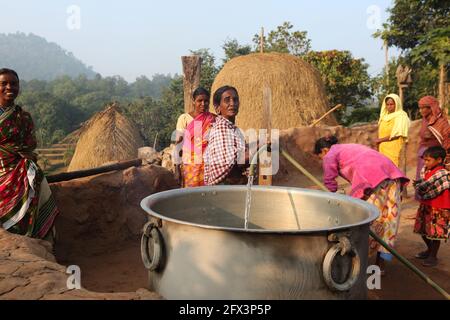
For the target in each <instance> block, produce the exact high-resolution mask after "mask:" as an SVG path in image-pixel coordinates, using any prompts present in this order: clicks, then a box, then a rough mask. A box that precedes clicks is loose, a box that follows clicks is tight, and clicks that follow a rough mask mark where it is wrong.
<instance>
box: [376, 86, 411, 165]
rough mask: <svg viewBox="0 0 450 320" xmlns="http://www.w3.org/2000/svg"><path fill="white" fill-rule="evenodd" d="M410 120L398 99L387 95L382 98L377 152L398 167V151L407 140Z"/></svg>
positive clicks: (394, 95) (396, 96)
mask: <svg viewBox="0 0 450 320" xmlns="http://www.w3.org/2000/svg"><path fill="white" fill-rule="evenodd" d="M409 125H410V120H409V118H408V115H407V114H406V112H405V111H403V105H402V102H401V100H400V97H399V96H398V95H396V94H389V95H387V96H386V98H384V100H383V104H382V106H381V112H380V119H379V120H378V139H377V140H376V144H377V145H378V151H379V152H380V153H382V154H384V155H385V156H386V157H388V158H389V159H391V161H392V162H393V163H394V164H395V165H396V166H397V167H398V166H399V161H400V151H401V150H402V147H403V145H404V143H405V142H406V141H407V139H408V130H409Z"/></svg>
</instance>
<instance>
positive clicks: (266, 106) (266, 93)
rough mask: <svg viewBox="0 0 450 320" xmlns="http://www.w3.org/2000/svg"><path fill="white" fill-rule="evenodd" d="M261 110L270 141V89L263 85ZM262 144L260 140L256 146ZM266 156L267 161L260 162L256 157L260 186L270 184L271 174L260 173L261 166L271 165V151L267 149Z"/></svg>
mask: <svg viewBox="0 0 450 320" xmlns="http://www.w3.org/2000/svg"><path fill="white" fill-rule="evenodd" d="M262 104H263V110H264V113H265V116H266V126H267V128H266V129H267V140H268V141H271V135H270V131H271V130H272V91H271V90H270V88H269V87H267V86H266V87H264V89H263V103H262ZM263 144H264V142H262V143H261V142H260V145H259V146H258V149H259V148H261V146H262V145H263ZM267 157H268V158H269V159H270V162H269V163H267V164H266V163H261V160H260V159H261V158H260V157H258V158H259V159H258V161H259V163H258V166H259V173H260V174H259V176H258V184H259V185H260V186H271V185H272V175H271V174H270V175H262V174H261V169H262V168H270V167H271V166H272V153H271V152H269V151H267Z"/></svg>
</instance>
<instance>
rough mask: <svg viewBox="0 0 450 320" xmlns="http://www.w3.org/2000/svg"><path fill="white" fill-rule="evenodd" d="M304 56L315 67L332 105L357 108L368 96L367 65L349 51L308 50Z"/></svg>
mask: <svg viewBox="0 0 450 320" xmlns="http://www.w3.org/2000/svg"><path fill="white" fill-rule="evenodd" d="M304 59H305V60H306V61H307V62H309V63H311V64H312V65H313V66H315V67H316V68H317V69H318V70H319V72H320V74H321V76H322V80H323V82H324V84H325V88H326V92H327V97H328V101H329V103H330V104H331V105H332V106H334V105H337V104H338V103H341V104H343V105H344V106H351V107H354V108H359V107H363V106H364V105H365V104H366V100H367V99H369V98H370V97H371V96H372V81H371V79H370V77H369V74H368V72H367V68H368V64H366V63H365V62H364V59H355V58H354V57H353V56H352V54H351V53H350V51H339V50H329V51H311V52H309V53H308V54H307V55H306V56H304ZM344 111H345V110H343V109H342V108H341V109H340V111H336V113H335V114H336V115H337V117H338V119H342V117H343V115H344Z"/></svg>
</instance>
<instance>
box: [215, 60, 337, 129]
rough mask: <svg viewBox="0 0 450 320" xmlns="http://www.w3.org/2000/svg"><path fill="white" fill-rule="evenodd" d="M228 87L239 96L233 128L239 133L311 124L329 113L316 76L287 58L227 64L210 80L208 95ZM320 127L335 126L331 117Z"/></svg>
mask: <svg viewBox="0 0 450 320" xmlns="http://www.w3.org/2000/svg"><path fill="white" fill-rule="evenodd" d="M224 85H231V86H233V87H235V88H236V89H237V90H238V92H239V97H240V109H239V114H238V115H237V117H236V124H237V125H238V126H239V127H240V128H242V129H249V128H254V129H260V128H267V123H268V115H269V114H271V126H272V128H273V129H287V128H292V127H299V126H305V125H309V124H311V123H312V122H313V121H314V120H315V119H318V118H319V117H320V116H322V115H323V114H324V113H325V112H326V111H327V110H329V109H330V106H329V105H328V101H327V98H326V94H325V88H324V84H323V82H322V79H321V77H320V74H319V72H318V71H317V70H316V69H315V68H314V67H312V66H311V65H310V64H308V63H307V62H305V61H303V60H302V59H300V58H297V57H295V56H292V55H290V54H281V53H253V54H249V55H245V56H240V57H236V58H234V59H231V60H230V61H229V62H227V63H226V64H225V65H224V67H223V69H222V70H221V71H220V72H219V74H218V75H217V77H216V79H215V80H214V83H213V86H212V88H211V92H212V93H214V91H215V90H216V89H218V88H219V87H221V86H224ZM264 87H268V88H270V91H271V96H272V99H271V110H267V108H265V107H264V105H263V90H264ZM211 106H212V103H211ZM321 123H322V124H328V125H335V124H336V120H335V119H334V118H333V116H328V117H327V118H325V119H324V120H322V122H321Z"/></svg>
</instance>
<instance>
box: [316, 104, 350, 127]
mask: <svg viewBox="0 0 450 320" xmlns="http://www.w3.org/2000/svg"><path fill="white" fill-rule="evenodd" d="M340 107H342V104H340V103H339V104H338V105H336V106H334V107H333V108H331V109H330V110H328V111H327V112H326V113H325V114H324V115H322V116H321V117H320V118H319V119H317V120H315V121H314V122H313V123H311V124H310V125H309V126H310V127H314V126H315V125H316V124H318V123H319V122H320V121H322V119H324V118H325V117H326V116H327V115H329V114H330V113H332V112H333V111H334V110H336V109H339V108H340Z"/></svg>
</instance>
